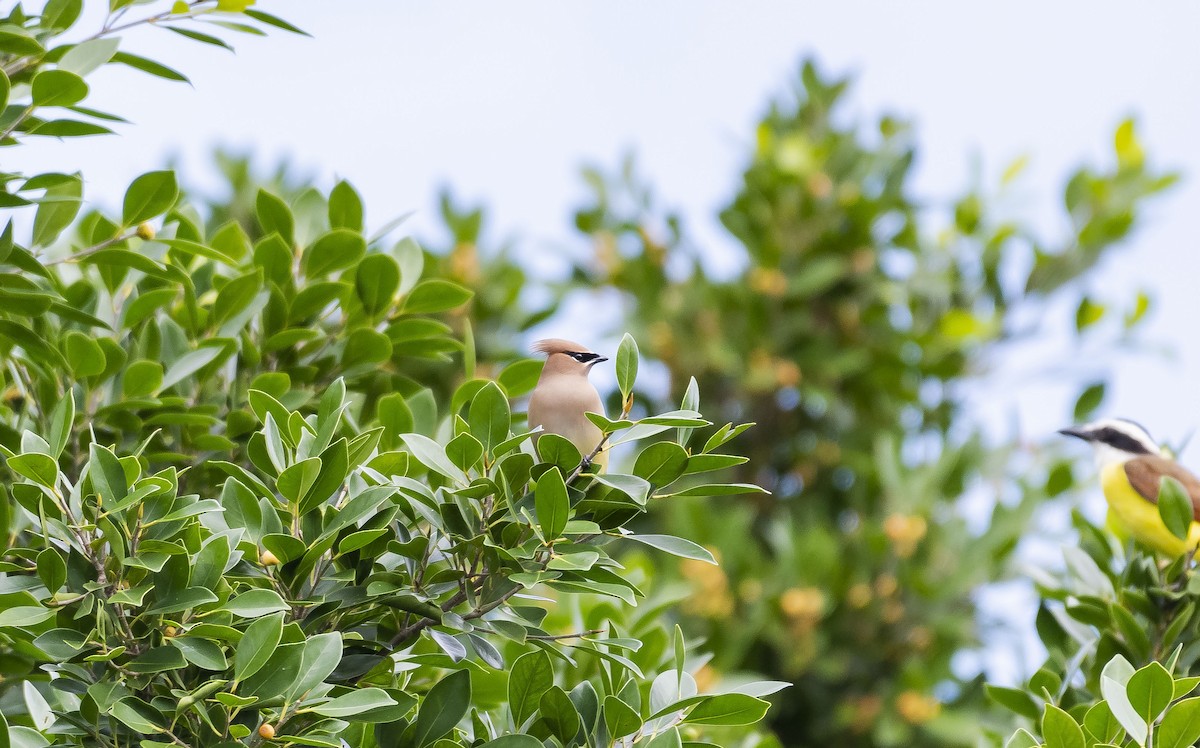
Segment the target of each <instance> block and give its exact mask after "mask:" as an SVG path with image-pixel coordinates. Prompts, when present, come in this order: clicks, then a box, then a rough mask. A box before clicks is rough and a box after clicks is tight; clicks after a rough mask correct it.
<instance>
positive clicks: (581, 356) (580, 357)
mask: <svg viewBox="0 0 1200 748" xmlns="http://www.w3.org/2000/svg"><path fill="white" fill-rule="evenodd" d="M564 353H566V354H567V355H568V356H570V357H571V358H573V359H575V360H576V361H578V362H579V363H581V364H586V363H589V362H591V361H595V360H596V359H598V358H600V354H598V353H578V352H576V351H564Z"/></svg>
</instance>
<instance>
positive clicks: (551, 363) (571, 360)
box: [529, 338, 608, 470]
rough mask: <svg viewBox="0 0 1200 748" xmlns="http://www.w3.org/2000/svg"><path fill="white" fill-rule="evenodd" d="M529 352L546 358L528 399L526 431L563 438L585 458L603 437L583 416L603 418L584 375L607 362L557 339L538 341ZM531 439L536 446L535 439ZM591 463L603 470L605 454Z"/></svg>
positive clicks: (590, 385)
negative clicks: (527, 429)
mask: <svg viewBox="0 0 1200 748" xmlns="http://www.w3.org/2000/svg"><path fill="white" fill-rule="evenodd" d="M533 348H534V350H535V351H538V352H539V353H544V354H546V365H545V367H544V368H543V369H542V376H541V378H540V379H539V380H538V383H537V387H535V388H534V389H533V395H532V396H531V397H530V398H529V427H530V428H536V427H538V426H541V427H542V430H543V431H545V432H546V433H548V434H558V435H559V436H562V437H565V438H566V439H567V440H568V441H570V442H571V443H572V444H574V445H575V446H576V447H577V448H578V449H579V454H581V455H583V456H584V457H587V456H588V455H589V454H591V451H592V450H593V449H595V448H596V445H597V444H599V443H600V439H601V437H603V435H604V434H603V432H601V431H600V428H599V427H598V426H596V424H594V423H592V422H591V421H589V420H588V419H587V416H585V415H584V413H588V412H591V413H599V414H600V415H604V403H603V402H602V401H601V400H600V393H599V392H597V391H596V388H595V386H593V385H592V383H591V382H590V381H588V373H589V372H590V371H591V370H592V367H593V366H595V365H596V364H598V363H600V362H602V361H607V360H608V359H607V358H605V357H604V356H601V355H599V354H597V353H592V352H591V351H589V350H588V349H587V347H586V346H582V345H580V344H579V343H572V342H571V341H569V340H562V339H561V338H550V339H548V340H539V341H538V342H537V343H535V344H534V346H533ZM534 439H535V442H534V443H535V444H536V439H537V437H536V436H535V437H534ZM592 462H593V464H595V465H596V467H597V468H598V469H599V470H603V469H604V466H605V464H606V463H607V462H608V453H607V452H601V453H600V454H598V455H596V457H595V458H594V459H593V460H592Z"/></svg>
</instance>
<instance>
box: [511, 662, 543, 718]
mask: <svg viewBox="0 0 1200 748" xmlns="http://www.w3.org/2000/svg"><path fill="white" fill-rule="evenodd" d="M553 685H554V668H553V666H552V665H551V664H550V657H549V655H547V654H546V653H545V652H542V651H533V652H526V653H525V654H523V655H521V656H520V657H518V658H517V660H516V661H515V662H514V663H513V666H512V669H511V670H510V671H509V673H508V705H509V709H511V710H512V714H513V721H514V722H515V723H516V724H518V725H521V724H524V722H525V720H526V719H528V718H529V717H530V716H532V715H533V713H534V712H536V711H537V709H538V706H539V705H540V703H541V699H542V695H543V694H544V693H546V691H549V690H550V688H551V687H552V686H553Z"/></svg>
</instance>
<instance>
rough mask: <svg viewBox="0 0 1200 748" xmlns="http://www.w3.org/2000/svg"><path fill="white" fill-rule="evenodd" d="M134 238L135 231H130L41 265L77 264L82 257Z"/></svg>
mask: <svg viewBox="0 0 1200 748" xmlns="http://www.w3.org/2000/svg"><path fill="white" fill-rule="evenodd" d="M136 236H137V231H136V230H134V231H130V232H129V233H128V234H120V235H118V236H114V237H113V238H111V239H105V240H104V241H102V242H100V243H99V244H95V245H93V246H91V247H88V248H87V249H84V250H80V251H79V252H75V253H74V254H69V255H67V256H66V257H60V258H58V259H57V260H51V261H50V262H45V263H42V264H43V265H47V266H49V265H61V264H62V263H64V262H79V261H80V260H82V259H83V258H84V257H88V256H90V255H94V254H96V253H97V252H99V251H100V250H102V249H108V248H109V247H111V246H112V245H114V244H119V243H121V242H123V241H128V240H130V239H133V238H134V237H136Z"/></svg>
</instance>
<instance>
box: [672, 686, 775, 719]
mask: <svg viewBox="0 0 1200 748" xmlns="http://www.w3.org/2000/svg"><path fill="white" fill-rule="evenodd" d="M770 708H771V704H770V702H767V701H764V700H762V699H758V698H755V697H753V696H747V695H746V694H743V693H727V694H721V695H719V696H713V697H711V698H707V699H705V700H704V701H701V702H700V703H699V704H697V705H696V707H695V708H694V709H692V710H691V711H690V712H688V714H687V716H686V717H684V718H683V721H684V722H686V723H689V724H693V725H752V724H754V723H755V722H759V721H760V720H762V718H763V717H765V716H766V714H767V710H768V709H770Z"/></svg>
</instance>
